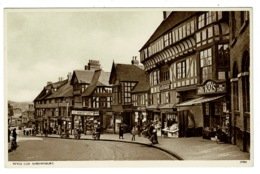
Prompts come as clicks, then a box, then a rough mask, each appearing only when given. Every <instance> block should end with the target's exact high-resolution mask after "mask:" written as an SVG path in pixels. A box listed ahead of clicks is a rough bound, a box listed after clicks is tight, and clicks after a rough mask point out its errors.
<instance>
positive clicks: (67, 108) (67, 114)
mask: <svg viewBox="0 0 260 174" xmlns="http://www.w3.org/2000/svg"><path fill="white" fill-rule="evenodd" d="M66 99H68V102H67V105H66V118H65V120H66V121H65V125H64V133H65V134H66V129H67V126H66V124H67V121H68V119H69V104H70V98H69V97H64V99H63V101H64V102H66Z"/></svg>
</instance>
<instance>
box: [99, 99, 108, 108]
mask: <svg viewBox="0 0 260 174" xmlns="http://www.w3.org/2000/svg"><path fill="white" fill-rule="evenodd" d="M99 107H107V98H106V97H100V105H99Z"/></svg>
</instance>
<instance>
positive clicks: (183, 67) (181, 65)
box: [177, 61, 186, 79]
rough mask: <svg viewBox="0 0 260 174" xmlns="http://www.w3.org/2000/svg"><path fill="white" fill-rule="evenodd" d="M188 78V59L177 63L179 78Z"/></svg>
mask: <svg viewBox="0 0 260 174" xmlns="http://www.w3.org/2000/svg"><path fill="white" fill-rule="evenodd" d="M184 78H186V61H182V62H179V63H177V79H184Z"/></svg>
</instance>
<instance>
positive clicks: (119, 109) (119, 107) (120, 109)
mask: <svg viewBox="0 0 260 174" xmlns="http://www.w3.org/2000/svg"><path fill="white" fill-rule="evenodd" d="M112 111H113V112H123V111H124V110H123V106H122V105H112Z"/></svg>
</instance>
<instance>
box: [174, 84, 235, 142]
mask: <svg viewBox="0 0 260 174" xmlns="http://www.w3.org/2000/svg"><path fill="white" fill-rule="evenodd" d="M226 91H227V88H226V83H225V82H222V83H216V82H214V81H212V80H209V81H206V82H205V83H204V84H203V85H201V86H198V87H197V96H196V97H198V98H195V99H192V100H188V101H185V102H182V103H180V104H178V105H176V106H177V108H178V111H181V110H183V111H186V112H185V113H186V117H185V119H186V120H185V121H184V122H187V123H186V125H185V127H186V136H189V134H191V133H192V134H195V132H192V131H191V129H190V128H191V127H200V126H202V132H201V133H202V136H203V138H205V139H211V138H214V137H215V136H216V132H217V130H219V129H221V130H222V131H224V132H226V133H227V135H228V136H230V110H229V108H230V106H229V101H230V100H229V96H228V95H227V94H226ZM188 109H189V110H188ZM200 114H201V116H202V117H201V116H200ZM190 123H193V124H194V125H191V124H190ZM201 123H202V124H201ZM198 124H199V125H198ZM187 132H188V133H187ZM196 133H199V131H196Z"/></svg>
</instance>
